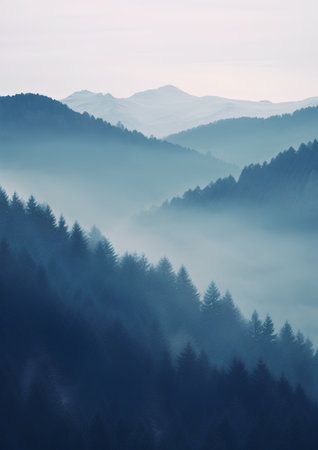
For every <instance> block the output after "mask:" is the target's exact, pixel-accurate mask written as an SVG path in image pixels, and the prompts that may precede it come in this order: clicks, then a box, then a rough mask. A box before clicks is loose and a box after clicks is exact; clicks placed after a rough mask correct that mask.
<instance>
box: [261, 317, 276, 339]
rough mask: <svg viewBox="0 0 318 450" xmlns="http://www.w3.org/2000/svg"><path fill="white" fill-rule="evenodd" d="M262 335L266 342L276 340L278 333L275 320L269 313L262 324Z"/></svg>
mask: <svg viewBox="0 0 318 450" xmlns="http://www.w3.org/2000/svg"><path fill="white" fill-rule="evenodd" d="M262 335H263V339H264V342H265V343H268V344H272V343H273V342H275V339H276V334H275V328H274V324H273V321H272V319H271V317H270V315H269V314H267V316H266V318H265V320H264V323H263V325H262Z"/></svg>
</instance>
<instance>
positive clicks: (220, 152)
mask: <svg viewBox="0 0 318 450" xmlns="http://www.w3.org/2000/svg"><path fill="white" fill-rule="evenodd" d="M317 137H318V107H308V108H304V109H300V110H297V111H295V112H294V113H292V114H283V115H281V116H271V117H268V118H266V119H262V118H256V117H240V118H238V119H226V120H219V121H217V122H213V123H209V124H207V125H201V126H199V127H197V128H193V129H190V130H186V131H182V132H181V133H178V134H173V135H170V136H168V137H167V140H168V141H169V142H172V143H175V144H179V145H183V146H185V147H190V148H193V149H196V150H199V151H202V152H211V153H212V155H213V156H216V157H217V158H220V159H222V160H224V161H230V162H231V163H232V164H233V163H234V164H237V165H238V166H240V167H243V166H245V165H247V164H250V163H259V162H262V161H264V160H270V159H271V158H273V157H274V156H276V155H277V153H279V152H281V151H282V150H283V149H287V148H289V147H291V146H293V147H295V148H296V147H298V146H299V145H300V144H301V143H302V142H308V141H313V140H314V139H316V138H317Z"/></svg>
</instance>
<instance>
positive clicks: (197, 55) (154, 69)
mask: <svg viewBox="0 0 318 450" xmlns="http://www.w3.org/2000/svg"><path fill="white" fill-rule="evenodd" d="M317 23H318V2H317V0H275V1H274V0H217V1H216V0H160V1H154V0H116V1H115V0H103V1H102V0H85V1H84V0H0V95H7V94H14V93H18V92H38V93H41V94H45V95H49V96H52V97H55V98H63V97H65V96H67V95H69V94H70V93H72V92H73V91H77V90H81V89H88V90H91V91H94V92H103V93H106V92H110V93H112V94H113V95H115V96H119V97H125V96H129V95H131V94H133V93H134V92H136V91H140V90H145V89H150V88H156V87H159V86H162V85H166V84H173V85H175V86H177V87H179V88H180V89H183V90H185V91H187V92H189V93H192V94H195V95H219V96H223V97H232V98H243V99H252V100H262V99H268V100H273V101H282V100H297V99H302V98H306V97H311V96H318V25H317Z"/></svg>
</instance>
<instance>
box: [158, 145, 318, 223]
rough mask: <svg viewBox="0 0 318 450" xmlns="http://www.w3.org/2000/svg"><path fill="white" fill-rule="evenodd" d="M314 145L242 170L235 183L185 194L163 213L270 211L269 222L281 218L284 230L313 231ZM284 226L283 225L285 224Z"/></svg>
mask: <svg viewBox="0 0 318 450" xmlns="http://www.w3.org/2000/svg"><path fill="white" fill-rule="evenodd" d="M317 193H318V141H316V140H315V141H314V142H313V143H309V144H308V145H305V144H302V145H301V146H300V148H299V149H298V151H295V150H294V149H293V148H290V149H289V150H288V151H285V152H282V153H279V155H278V156H277V157H276V158H274V159H272V160H271V161H270V163H267V162H264V163H263V164H262V165H261V164H251V165H249V166H247V167H245V168H244V169H243V170H242V172H241V175H240V177H239V178H238V180H237V181H236V180H235V179H234V178H233V177H232V176H229V177H227V178H223V179H219V180H217V181H216V182H211V183H210V184H209V185H207V186H206V187H205V188H203V189H200V188H199V187H197V188H196V189H194V190H192V189H190V190H188V191H187V192H186V193H185V194H184V195H183V197H181V198H174V199H172V200H171V202H169V203H166V204H165V205H164V206H163V209H167V210H178V209H192V208H194V209H196V208H199V209H202V208H203V209H204V210H205V211H206V212H209V211H210V212H211V213H214V212H216V211H230V210H234V211H235V212H237V213H243V214H245V211H246V209H248V211H249V213H250V214H251V215H252V214H256V215H258V214H259V213H260V211H261V210H263V211H264V212H265V213H267V212H268V211H270V210H272V211H273V212H274V217H271V219H270V221H271V222H272V221H273V220H274V221H280V220H282V219H283V218H284V217H285V226H286V225H293V224H295V223H301V224H303V225H305V226H312V227H314V228H316V221H317V218H318V196H317ZM286 222H287V223H286Z"/></svg>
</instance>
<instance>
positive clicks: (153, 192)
mask: <svg viewBox="0 0 318 450" xmlns="http://www.w3.org/2000/svg"><path fill="white" fill-rule="evenodd" d="M0 163H1V170H2V171H4V170H7V171H8V170H10V171H11V172H10V177H8V178H9V179H10V182H12V183H16V185H17V184H18V183H19V184H18V188H20V189H21V190H22V191H23V192H25V193H28V192H29V191H30V190H31V192H35V193H37V194H40V193H42V192H44V191H43V190H45V191H46V196H47V198H48V200H49V201H50V202H51V203H52V204H54V205H55V204H56V197H57V196H61V197H63V199H64V200H63V202H66V201H69V202H70V205H69V208H67V209H68V210H71V209H72V208H74V207H75V206H76V203H74V199H73V198H72V197H73V196H76V198H79V197H81V198H82V200H81V201H82V202H84V201H85V200H84V199H85V198H87V203H89V204H90V205H91V204H92V202H91V200H89V198H93V199H95V202H96V203H98V204H99V205H100V209H103V208H107V210H108V212H110V211H112V212H114V213H115V212H116V214H113V215H110V216H112V217H111V218H110V219H109V220H114V219H115V218H116V217H118V214H119V215H120V216H121V217H122V216H123V215H125V216H127V215H129V214H131V213H132V212H136V211H138V210H139V209H140V208H143V207H145V206H146V205H150V204H151V203H153V202H155V203H156V202H159V201H162V200H164V198H165V196H167V195H171V194H172V193H173V192H175V191H177V192H181V190H184V189H185V188H186V186H187V185H193V184H197V183H202V182H204V181H205V182H208V180H209V179H210V178H211V177H219V176H220V175H222V174H223V175H224V174H228V173H230V171H232V169H234V168H233V166H230V165H227V164H225V163H222V162H221V161H219V160H216V159H214V158H211V157H207V156H204V155H202V154H200V153H198V152H196V151H192V150H187V149H184V148H182V147H179V146H176V145H172V144H170V143H167V142H164V141H158V140H156V139H148V138H146V137H145V136H143V135H142V134H141V133H137V132H130V131H127V130H124V129H119V128H118V127H114V126H112V125H110V124H109V123H106V122H103V121H102V119H95V118H93V117H91V116H89V115H88V114H87V113H86V114H79V113H77V112H74V111H72V110H71V109H69V108H68V107H67V106H66V105H63V104H62V103H60V102H57V101H55V100H52V99H50V98H48V97H43V96H39V95H33V94H27V95H16V96H14V97H2V98H0ZM17 171H20V172H21V171H22V172H23V173H22V174H20V172H19V173H18V172H17ZM17 174H18V175H17ZM30 174H32V175H30ZM3 176H5V174H3ZM57 179H58V182H57V181H56V180H57ZM35 180H36V181H37V182H36V183H34V181H35ZM24 181H25V182H24ZM21 183H22V184H21ZM49 183H51V184H50V185H49ZM34 184H35V186H34ZM69 189H71V190H72V195H71V194H69V195H66V192H68V191H69ZM88 208H89V206H88ZM77 209H78V208H77ZM74 213H75V214H78V213H79V211H78V210H76V211H75V210H74ZM117 213H118V214H117Z"/></svg>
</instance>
